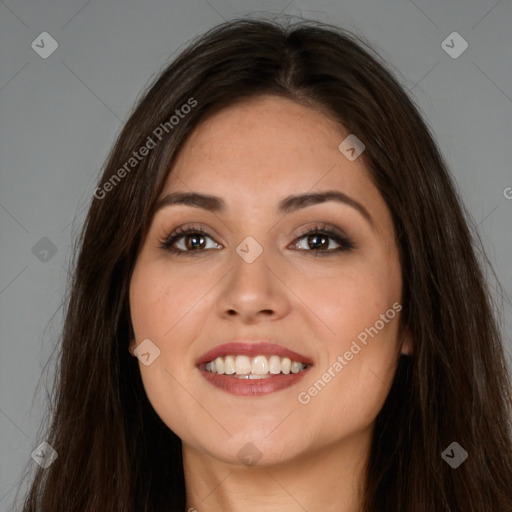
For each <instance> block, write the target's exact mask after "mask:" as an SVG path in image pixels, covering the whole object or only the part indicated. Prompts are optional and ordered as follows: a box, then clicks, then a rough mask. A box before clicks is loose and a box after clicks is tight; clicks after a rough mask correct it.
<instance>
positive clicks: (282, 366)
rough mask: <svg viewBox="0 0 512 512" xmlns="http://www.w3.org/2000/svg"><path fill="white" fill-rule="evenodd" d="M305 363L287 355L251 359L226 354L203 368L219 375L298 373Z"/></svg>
mask: <svg viewBox="0 0 512 512" xmlns="http://www.w3.org/2000/svg"><path fill="white" fill-rule="evenodd" d="M305 367H306V365H305V364H304V363H299V362H298V361H292V360H291V359H289V358H288V357H279V356H270V357H269V358H267V357H266V356H256V357H253V358H252V359H251V358H249V357H248V356H226V357H217V359H214V360H213V361H210V362H208V363H206V364H205V370H206V371H208V372H211V373H218V374H221V375H233V374H236V375H248V374H254V375H267V374H269V373H271V374H273V375H277V374H278V373H284V374H289V373H290V372H291V373H299V372H300V371H302V370H304V368H305Z"/></svg>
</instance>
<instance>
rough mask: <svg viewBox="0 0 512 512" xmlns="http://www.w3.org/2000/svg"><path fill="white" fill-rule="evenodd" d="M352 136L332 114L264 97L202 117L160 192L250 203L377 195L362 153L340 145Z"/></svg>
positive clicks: (271, 97)
mask: <svg viewBox="0 0 512 512" xmlns="http://www.w3.org/2000/svg"><path fill="white" fill-rule="evenodd" d="M348 135H349V133H348V132H347V131H346V130H345V128H344V127H343V126H342V125H341V124H340V123H338V122H336V121H335V120H334V119H332V118H331V117H328V116H326V115H325V114H323V113H321V112H319V111H317V110H314V109H313V108H310V107H306V106H303V105H301V104H298V103H296V102H294V101H292V100H289V99H286V98H281V97H276V96H264V97H258V98H254V99H251V100H249V101H245V102H243V103H238V104H236V105H232V106H230V107H227V108H224V109H222V110H220V111H219V112H217V113H216V114H214V115H213V116H211V117H209V118H208V119H207V120H206V121H204V122H202V123H200V124H199V125H198V127H197V128H196V129H195V130H194V131H193V132H192V133H191V135H190V136H189V137H188V139H187V140H186V141H185V143H184V145H183V147H182V148H181V151H180V153H179V154H178V156H177V158H176V160H175V163H174V166H173V169H172V171H171V172H170V173H169V176H168V178H167V182H166V184H165V187H164V191H163V193H168V192H170V191H175V190H179V191H184V192H185V191H187V190H189V189H193V190H194V191H199V192H203V193H209V194H213V195H219V196H224V197H227V198H230V201H233V202H236V199H237V198H240V200H241V201H243V204H244V205H245V206H246V207H248V206H249V203H248V201H249V202H250V199H251V198H254V200H255V201H261V200H268V198H269V197H274V198H275V199H276V200H278V198H279V197H284V196H285V195H289V194H293V193H297V194H299V193H304V192H306V191H314V190H315V189H327V188H330V189H332V188H333V187H334V188H337V189H339V190H342V191H343V192H345V193H349V194H353V195H359V197H363V196H370V197H369V200H370V201H371V202H375V201H378V198H379V193H378V191H377V190H376V189H375V187H374V186H373V184H372V182H371V180H370V179H369V175H368V172H367V170H366V168H365V166H364V164H363V160H362V158H358V159H356V160H355V161H350V160H348V159H347V158H346V157H345V156H344V155H343V154H342V153H341V152H340V151H339V149H338V146H339V144H340V143H341V142H342V141H343V140H344V139H345V138H346V137H347V136H348Z"/></svg>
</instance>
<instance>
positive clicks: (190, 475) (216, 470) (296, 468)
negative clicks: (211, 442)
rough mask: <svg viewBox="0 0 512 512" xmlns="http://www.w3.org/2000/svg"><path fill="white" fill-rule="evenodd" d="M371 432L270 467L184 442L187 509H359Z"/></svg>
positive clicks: (207, 511)
mask: <svg viewBox="0 0 512 512" xmlns="http://www.w3.org/2000/svg"><path fill="white" fill-rule="evenodd" d="M370 442H371V437H370V432H364V433H359V434H357V435H356V436H354V437H352V438H351V439H344V440H342V441H340V442H338V443H336V444H331V445H328V446H324V447H323V448H322V449H316V450H312V451H311V452H302V453H300V454H299V455H297V456H296V457H294V458H293V459H289V460H286V461H284V462H277V463H273V464H268V465H260V464H256V465H254V466H244V465H240V464H230V463H226V462H223V461H220V460H218V459H216V458H214V457H212V456H210V455H208V454H206V453H205V452H204V451H201V452H200V451H197V450H196V449H194V448H192V447H191V446H189V445H186V444H185V443H184V444H183V467H184V472H185V483H186V489H187V508H186V510H187V511H190V512H194V510H196V511H197V512H214V511H215V512H217V511H218V510H223V511H225V512H236V511H242V510H243V511H244V512H252V511H258V512H259V511H261V510H262V509H264V510H265V511H267V512H274V511H276V512H277V511H279V512H288V511H290V512H291V511H294V512H296V511H297V510H306V511H308V510H322V511H323V512H330V511H333V512H334V511H336V512H360V511H361V510H362V508H361V507H362V505H361V502H362V493H363V487H364V478H365V471H366V465H367V460H368V455H369V450H370Z"/></svg>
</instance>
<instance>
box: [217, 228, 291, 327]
mask: <svg viewBox="0 0 512 512" xmlns="http://www.w3.org/2000/svg"><path fill="white" fill-rule="evenodd" d="M259 238H260V241H258V240H256V237H254V236H252V235H249V236H247V237H246V238H244V239H243V240H242V241H241V242H240V243H239V244H238V245H237V246H236V248H235V250H234V251H233V254H232V266H233V268H232V271H231V272H230V273H229V276H228V277H227V279H226V281H225V283H224V285H223V288H222V291H221V293H220V297H219V300H218V307H219V314H221V315H226V314H229V315H233V314H234V313H238V314H240V315H241V316H242V317H244V318H246V319H248V318H250V317H253V316H256V315H258V314H259V313H262V312H263V313H265V314H266V315H268V314H273V315H277V316H281V315H283V314H285V313H286V312H287V310H288V304H287V303H288V301H287V298H286V292H285V290H284V289H283V288H285V287H284V285H283V284H282V283H281V281H280V280H279V279H276V277H275V273H276V270H274V269H273V267H275V268H277V266H278V258H277V257H274V256H275V255H274V254H273V251H272V248H271V247H268V246H265V245H266V244H265V240H267V239H265V240H263V239H262V238H263V237H262V235H260V236H259ZM260 242H261V243H260Z"/></svg>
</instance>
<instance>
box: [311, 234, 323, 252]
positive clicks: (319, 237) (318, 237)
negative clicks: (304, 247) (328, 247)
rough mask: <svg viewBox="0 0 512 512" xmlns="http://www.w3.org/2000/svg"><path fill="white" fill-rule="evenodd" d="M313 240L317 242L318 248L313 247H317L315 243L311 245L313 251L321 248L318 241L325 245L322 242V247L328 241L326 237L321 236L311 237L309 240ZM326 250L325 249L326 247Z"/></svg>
mask: <svg viewBox="0 0 512 512" xmlns="http://www.w3.org/2000/svg"><path fill="white" fill-rule="evenodd" d="M311 239H314V240H316V241H317V246H316V247H312V245H315V242H313V244H309V246H310V247H311V248H312V249H320V247H318V240H322V241H323V243H322V242H321V243H320V245H322V246H325V241H326V237H325V236H321V235H311V236H310V237H309V240H311ZM324 248H325V247H324Z"/></svg>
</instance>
